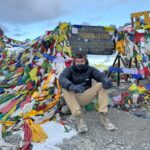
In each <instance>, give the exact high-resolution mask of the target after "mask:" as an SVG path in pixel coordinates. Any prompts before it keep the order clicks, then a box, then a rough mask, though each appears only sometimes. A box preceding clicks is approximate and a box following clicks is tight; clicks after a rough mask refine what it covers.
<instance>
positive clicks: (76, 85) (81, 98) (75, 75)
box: [59, 52, 115, 133]
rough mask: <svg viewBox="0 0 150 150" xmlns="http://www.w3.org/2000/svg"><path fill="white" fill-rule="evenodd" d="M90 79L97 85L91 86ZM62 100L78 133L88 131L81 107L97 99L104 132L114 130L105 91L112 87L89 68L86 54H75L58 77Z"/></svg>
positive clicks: (106, 78) (101, 76)
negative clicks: (75, 121)
mask: <svg viewBox="0 0 150 150" xmlns="http://www.w3.org/2000/svg"><path fill="white" fill-rule="evenodd" d="M92 79H94V80H96V81H97V82H98V83H96V84H95V85H92ZM59 82H60V85H61V87H62V91H63V96H64V99H65V101H66V103H67V105H68V106H69V108H70V110H71V113H72V115H74V116H75V117H76V119H77V127H78V132H79V133H83V132H86V131H88V128H87V125H86V123H85V120H84V119H83V113H82V111H81V106H85V105H87V104H88V103H90V102H91V101H92V100H94V98H96V97H98V106H99V107H98V113H99V116H100V121H101V123H102V124H103V125H104V127H105V129H106V130H109V131H111V130H115V125H114V124H112V123H111V122H110V121H109V119H108V96H107V90H106V89H109V88H111V87H112V83H111V80H110V79H109V78H108V77H107V76H106V75H105V74H104V73H102V72H100V71H99V70H97V69H96V68H94V67H92V66H89V63H88V59H87V56H86V54H84V53H82V52H76V54H75V56H74V58H73V65H72V66H70V67H67V68H65V69H64V70H63V71H62V73H61V74H60V77H59Z"/></svg>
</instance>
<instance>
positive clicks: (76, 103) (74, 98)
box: [62, 83, 108, 116]
mask: <svg viewBox="0 0 150 150" xmlns="http://www.w3.org/2000/svg"><path fill="white" fill-rule="evenodd" d="M62 90H63V96H64V99H65V101H66V103H67V105H68V107H69V108H70V110H71V113H72V115H75V116H76V115H80V114H81V106H85V105H87V104H88V103H90V102H91V101H93V100H94V99H95V98H96V97H98V106H99V107H98V112H104V113H107V112H108V97H107V91H106V90H105V89H103V88H102V84H101V83H96V84H95V85H93V86H92V87H91V88H89V89H87V90H86V91H85V92H84V93H74V92H72V91H68V90H65V89H62Z"/></svg>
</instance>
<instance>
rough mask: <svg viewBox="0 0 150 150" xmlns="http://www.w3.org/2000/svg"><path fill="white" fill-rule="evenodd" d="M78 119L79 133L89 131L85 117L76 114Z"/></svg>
mask: <svg viewBox="0 0 150 150" xmlns="http://www.w3.org/2000/svg"><path fill="white" fill-rule="evenodd" d="M76 119H77V131H78V133H84V132H87V131H88V127H87V125H86V123H85V121H84V119H83V117H82V116H81V115H80V116H76Z"/></svg>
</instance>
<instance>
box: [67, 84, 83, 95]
mask: <svg viewBox="0 0 150 150" xmlns="http://www.w3.org/2000/svg"><path fill="white" fill-rule="evenodd" d="M69 90H70V91H73V92H75V93H83V92H84V91H85V87H84V86H83V85H82V84H77V85H70V87H69Z"/></svg>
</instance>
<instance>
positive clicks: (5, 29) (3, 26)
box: [0, 24, 9, 33]
mask: <svg viewBox="0 0 150 150" xmlns="http://www.w3.org/2000/svg"><path fill="white" fill-rule="evenodd" d="M0 29H2V30H3V31H4V33H5V32H9V30H8V28H7V27H6V26H5V25H3V24H0Z"/></svg>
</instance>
